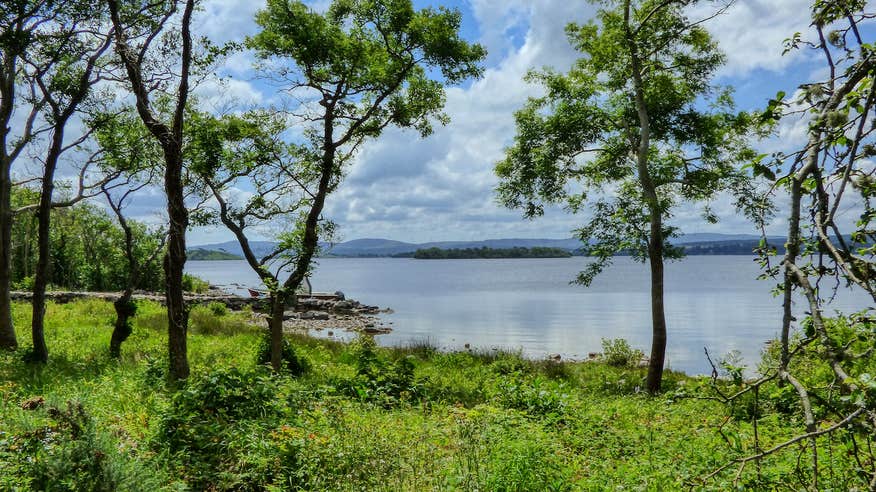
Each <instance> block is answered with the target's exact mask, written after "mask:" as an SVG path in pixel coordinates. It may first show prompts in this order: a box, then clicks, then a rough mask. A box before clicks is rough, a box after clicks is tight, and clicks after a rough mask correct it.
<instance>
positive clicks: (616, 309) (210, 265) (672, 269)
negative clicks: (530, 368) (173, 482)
mask: <svg viewBox="0 0 876 492" xmlns="http://www.w3.org/2000/svg"><path fill="white" fill-rule="evenodd" d="M589 261H590V260H589V259H588V258H584V257H574V258H554V259H496V260H414V259H408V258H322V259H320V260H319V261H318V265H317V266H316V269H315V271H314V273H313V277H312V279H311V282H312V284H313V289H314V290H315V291H319V292H334V291H336V290H340V291H343V292H344V293H345V294H346V295H347V297H349V298H353V299H356V300H358V301H361V302H362V303H365V304H373V305H378V306H380V307H382V308H384V307H389V308H392V309H393V310H394V311H395V312H394V313H393V314H385V315H381V317H382V318H383V319H384V320H385V321H386V322H387V323H392V325H391V326H392V327H393V328H394V330H393V332H392V333H390V334H387V335H380V336H378V337H377V340H378V341H379V343H380V344H381V345H399V344H406V343H410V342H412V341H420V340H428V341H430V342H431V343H432V344H434V345H436V346H438V347H439V348H442V349H448V350H449V349H462V348H463V347H464V346H465V344H467V343H468V344H470V346H471V347H472V348H481V349H487V350H489V349H492V348H502V349H512V350H518V349H519V350H521V351H522V352H523V353H524V354H525V355H527V356H529V357H534V358H542V357H546V356H547V355H549V354H561V355H562V356H563V357H564V358H576V359H584V358H586V357H587V354H588V353H589V352H599V351H600V350H601V339H602V338H625V339H627V340H628V341H629V342H630V343H631V344H632V345H633V346H634V347H638V348H641V349H642V350H643V351H644V352H645V353H646V354H647V353H648V352H649V350H650V339H651V311H650V297H649V272H648V267H647V265H645V264H641V263H637V262H635V261H633V260H632V259H630V258H627V257H621V258H617V259H616V261H615V264H614V265H613V266H612V267H610V268H609V269H608V270H606V271H605V272H603V273H602V275H600V276H599V277H598V278H597V279H596V280H595V281H594V283H593V285H592V286H591V287H589V288H584V287H581V286H578V285H570V284H569V281H570V280H572V279H574V278H575V276H576V274H577V272H578V271H580V270H581V269H583V268H584V266H585V265H586V264H587V263H588V262H589ZM186 271H188V272H189V273H192V274H194V275H197V276H199V277H201V278H204V279H206V280H208V281H210V282H211V283H212V284H215V285H220V286H226V287H227V288H229V290H232V291H235V290H236V291H237V292H238V293H242V291H241V290H240V289H239V288H238V289H235V288H234V287H231V286H232V284H239V285H244V286H258V285H259V280H258V277H257V276H256V275H255V274H254V273H253V272H252V270H250V269H249V267H248V266H247V265H246V263H245V262H244V261H191V262H188V263H187V264H186ZM759 273H760V269H759V266H758V265H757V263H756V262H755V261H754V258H753V257H750V256H691V257H688V258H686V259H684V260H683V261H681V262H675V263H670V264H667V267H666V316H667V325H668V331H669V341H668V347H667V361H666V362H667V367H669V368H672V369H676V370H682V371H685V372H687V373H690V374H700V373H708V372H709V370H710V366H709V365H708V362H707V361H706V359H705V356H704V353H703V347H708V349H709V352H710V353H711V354H712V357H713V359H716V358H719V357H720V356H722V355H723V354H727V353H728V352H730V351H733V350H738V351H739V352H740V353H741V354H742V356H743V358H744V360H745V361H746V362H748V363H749V364H750V365H754V364H756V363H757V361H758V360H759V357H760V355H759V354H760V351H761V350H762V348H763V347H764V343H765V342H766V341H767V340H769V339H772V338H775V337H777V336H778V333H779V330H780V329H781V298H777V297H773V296H772V294H771V293H770V290H771V289H772V288H773V287H774V285H775V282H774V281H772V280H769V281H762V280H757V279H756V278H757V276H758V275H759ZM798 305H799V308H798V310H797V312H798V313H802V311H803V309H802V308H803V299H802V297H801V298H800V299H798ZM870 305H871V302H869V298H868V297H866V296H863V295H860V294H859V293H855V292H850V291H846V290H843V291H841V292H839V295H838V296H837V299H836V300H835V301H834V303H833V304H831V305H830V307H829V308H828V309H826V310H825V311H826V312H828V313H832V312H833V310H834V309H838V310H841V311H844V312H852V311H857V310H860V309H863V308H865V307H867V306H870Z"/></svg>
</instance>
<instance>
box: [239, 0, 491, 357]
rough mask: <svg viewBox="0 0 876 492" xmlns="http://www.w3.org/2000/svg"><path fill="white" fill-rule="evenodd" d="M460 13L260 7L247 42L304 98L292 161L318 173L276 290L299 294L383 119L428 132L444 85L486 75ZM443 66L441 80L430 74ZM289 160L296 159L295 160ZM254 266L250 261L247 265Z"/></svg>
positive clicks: (274, 3) (343, 2)
mask: <svg viewBox="0 0 876 492" xmlns="http://www.w3.org/2000/svg"><path fill="white" fill-rule="evenodd" d="M460 19H461V17H460V14H459V12H458V11H451V10H447V9H443V8H442V9H438V10H433V9H422V10H415V9H414V8H413V6H412V4H411V2H410V1H409V0H395V1H390V0H376V1H365V0H336V1H334V2H333V3H332V4H331V6H330V7H329V9H328V11H327V12H326V13H324V14H321V13H317V12H314V11H313V10H311V9H309V8H308V7H307V6H306V5H304V4H303V3H302V2H297V1H288V0H269V1H268V4H267V7H266V8H265V9H264V10H262V11H260V12H259V13H258V14H257V15H256V22H257V23H258V24H259V26H261V28H262V31H261V32H260V33H258V34H257V35H255V36H253V37H252V38H251V39H249V40H248V42H247V44H248V46H249V47H251V48H253V49H255V50H256V53H257V55H258V56H259V58H260V59H261V60H263V61H265V62H267V63H266V66H265V67H264V71H265V73H266V75H267V76H268V77H270V78H272V79H274V80H276V81H278V82H280V83H282V84H284V85H285V87H284V90H285V91H287V93H290V94H291V95H292V96H293V97H294V98H297V99H296V100H299V101H302V104H300V106H299V107H298V108H297V109H296V111H297V113H298V115H299V116H300V118H299V121H300V123H301V124H303V125H304V131H303V135H304V140H303V141H302V142H300V143H298V144H297V151H296V162H295V163H294V165H296V166H299V167H300V168H301V169H312V170H313V171H314V172H315V174H316V178H317V179H316V180H315V187H311V188H310V189H309V190H308V191H309V192H310V193H311V194H312V196H311V197H310V199H309V200H308V204H307V206H306V208H305V209H304V210H303V217H302V219H303V220H302V221H301V223H300V225H299V226H298V228H297V229H296V234H298V237H297V238H296V240H295V241H294V242H290V246H291V245H293V244H294V249H295V261H294V262H293V263H292V264H291V265H289V266H290V268H291V271H290V273H289V276H288V277H287V278H286V280H285V281H284V282H283V283H282V284H280V285H277V286H276V287H275V288H274V289H273V291H274V292H275V294H276V295H277V298H280V297H285V296H290V295H291V296H294V292H295V291H296V290H297V288H298V287H299V286H300V285H301V282H302V281H303V280H304V278H305V277H306V276H307V275H308V272H309V270H310V265H311V260H312V259H313V255H314V253H315V252H316V249H317V244H318V238H319V228H318V226H319V224H320V222H321V220H322V212H323V208H324V207H325V201H326V197H327V195H328V194H329V193H331V192H332V191H334V190H335V189H336V188H337V186H338V185H339V183H340V181H341V178H342V176H343V170H344V165H345V164H346V163H348V162H349V161H350V160H351V159H352V158H353V156H354V155H355V152H356V150H357V149H358V148H359V147H360V146H361V145H362V144H363V143H364V142H365V141H367V140H369V139H373V138H376V137H378V136H379V135H380V133H381V132H382V131H383V129H385V128H386V127H387V126H397V127H402V128H413V129H415V130H417V131H419V132H420V134H421V135H423V136H426V135H428V134H430V133H431V131H432V120H433V119H437V120H438V121H440V122H445V121H446V116H445V115H444V114H443V113H442V111H441V110H442V108H443V106H444V99H445V96H444V85H445V84H456V83H459V82H462V81H463V80H465V79H468V78H470V77H475V76H478V75H480V73H481V71H482V69H481V67H480V65H479V63H480V62H481V60H483V58H484V56H485V51H484V49H483V48H482V47H481V46H479V45H476V44H475V45H473V44H469V43H467V42H466V41H464V40H463V39H461V38H460V37H459V27H460ZM439 73H440V79H436V78H433V76H437V74H439ZM290 164H292V163H290ZM251 264H252V263H251ZM282 311H283V305H282V304H279V303H277V302H274V305H273V306H272V310H271V315H270V316H271V320H272V324H271V361H272V364H273V365H274V367H279V361H280V354H281V349H282V314H283V312H282Z"/></svg>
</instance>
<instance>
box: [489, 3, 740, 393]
mask: <svg viewBox="0 0 876 492" xmlns="http://www.w3.org/2000/svg"><path fill="white" fill-rule="evenodd" d="M600 3H601V4H604V5H605V8H603V9H601V10H599V12H598V14H597V20H598V22H597V21H591V22H588V23H586V24H583V25H576V24H571V25H569V26H568V27H567V29H566V32H567V34H568V36H569V40H570V42H571V43H572V44H573V45H574V47H575V48H576V49H577V50H578V51H580V52H581V54H582V57H581V58H580V59H579V60H578V61H577V62H576V63H575V64H574V66H573V67H572V68H571V70H570V71H569V72H568V73H566V74H561V73H557V72H555V71H552V70H545V71H541V72H532V73H530V74H529V76H528V80H530V81H532V82H536V83H540V84H541V85H542V86H543V87H544V89H545V95H544V96H543V97H538V98H533V99H530V101H529V102H528V103H527V104H526V106H525V107H524V108H523V109H522V110H520V111H519V112H517V113H516V122H517V136H516V137H515V140H514V144H513V146H511V147H510V148H509V149H508V150H507V155H506V157H505V159H504V160H503V161H501V162H499V163H498V164H497V165H496V173H497V174H498V175H499V177H500V178H501V182H500V185H499V187H498V194H499V197H500V199H501V200H502V202H503V203H504V204H505V205H506V206H508V207H512V208H521V209H523V211H524V214H525V216H527V217H530V218H531V217H536V216H539V215H541V214H542V213H543V207H544V204H546V203H565V204H566V206H567V208H568V209H569V210H571V211H572V212H579V211H582V210H586V211H589V212H590V213H591V217H590V220H589V222H588V223H587V224H586V225H585V226H584V227H582V228H581V229H580V230H579V231H578V233H579V235H580V237H581V239H582V240H583V241H584V242H585V244H586V248H587V249H588V250H589V253H590V254H591V255H593V256H595V257H596V261H595V262H594V263H592V264H591V265H590V266H589V267H588V268H587V269H586V270H585V271H584V272H582V273H581V274H580V275H579V276H578V280H577V281H578V282H579V283H581V284H584V285H588V284H589V283H590V282H591V280H592V279H593V277H594V276H595V275H596V274H598V273H599V272H600V271H602V270H603V269H604V268H605V267H606V265H608V264H609V263H610V262H611V258H612V256H613V255H614V254H616V253H618V252H620V251H630V252H631V253H632V254H633V256H634V257H635V258H637V259H639V260H641V261H645V260H647V261H648V263H649V264H650V272H651V311H652V330H653V335H652V345H651V357H650V364H649V368H648V378H647V390H648V391H649V392H650V393H656V392H658V391H659V390H660V383H661V379H662V374H663V362H664V356H665V351H666V317H665V314H664V306H663V297H664V296H663V264H664V260H666V259H674V258H679V257H681V256H682V251H681V250H680V249H678V248H674V247H672V246H671V245H670V244H669V242H668V241H667V240H668V239H669V238H671V237H673V236H674V235H675V234H676V229H675V228H674V227H672V226H671V225H669V224H668V221H669V219H671V217H672V210H673V207H675V206H677V205H679V204H680V203H684V202H700V201H708V200H710V199H712V198H713V197H714V196H715V195H716V194H717V193H718V192H720V191H721V190H725V189H728V188H733V189H736V190H738V191H740V193H742V192H744V191H745V190H746V189H747V181H748V180H747V178H746V177H745V176H744V173H742V172H741V171H738V170H737V169H736V168H735V167H734V163H735V162H738V161H740V160H741V159H743V158H750V157H751V154H750V151H749V150H748V147H747V146H746V145H745V141H744V138H743V137H744V135H745V134H746V132H747V131H748V128H749V127H750V124H751V118H750V117H749V115H747V114H745V113H736V112H734V108H733V103H732V99H731V96H730V93H729V90H720V89H719V88H717V87H715V86H714V85H713V84H712V83H711V78H712V76H713V74H714V72H715V70H716V69H718V67H720V66H721V64H722V63H723V61H724V56H723V55H722V53H721V52H720V51H719V49H718V46H717V45H716V43H715V42H714V41H713V40H712V38H711V36H710V35H709V33H708V32H707V31H706V30H705V29H704V28H703V27H702V25H701V24H702V21H696V22H692V21H690V20H688V19H687V18H686V17H685V15H684V8H685V7H687V6H688V5H690V4H691V3H692V2H688V1H663V0H641V1H633V0H623V1H610V2H600ZM740 203H742V202H740ZM705 218H706V220H708V221H714V220H717V218H716V217H715V216H714V214H712V213H711V212H710V211H709V209H708V206H706V209H705Z"/></svg>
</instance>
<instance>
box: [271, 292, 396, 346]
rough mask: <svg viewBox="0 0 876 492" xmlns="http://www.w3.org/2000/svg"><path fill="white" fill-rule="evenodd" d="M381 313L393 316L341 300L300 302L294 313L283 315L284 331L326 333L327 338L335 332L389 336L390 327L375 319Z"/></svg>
mask: <svg viewBox="0 0 876 492" xmlns="http://www.w3.org/2000/svg"><path fill="white" fill-rule="evenodd" d="M380 313H392V309H381V308H379V307H377V306H369V305H366V304H362V303H360V302H359V301H356V300H352V299H345V298H343V297H342V296H338V297H336V298H334V299H331V298H328V299H326V298H302V299H299V300H298V306H297V307H296V309H295V310H294V311H286V312H285V313H283V320H284V321H283V329H284V330H286V331H290V332H301V331H310V330H314V331H326V334H327V335H328V336H330V337H331V336H334V332H335V331H347V332H355V333H367V334H370V335H379V334H382V333H389V332H391V331H392V328H391V327H390V326H389V324H387V323H384V322H383V321H382V320H381V319H380V318H379V317H378V316H377V315H378V314H380ZM390 324H391V323H390Z"/></svg>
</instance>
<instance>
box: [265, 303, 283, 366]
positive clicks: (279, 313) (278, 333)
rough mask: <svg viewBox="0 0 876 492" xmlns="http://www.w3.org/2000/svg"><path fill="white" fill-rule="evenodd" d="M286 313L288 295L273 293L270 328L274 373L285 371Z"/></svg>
mask: <svg viewBox="0 0 876 492" xmlns="http://www.w3.org/2000/svg"><path fill="white" fill-rule="evenodd" d="M284 311H286V294H285V293H284V292H283V291H282V290H280V291H278V292H272V293H271V316H270V317H269V318H268V327H269V328H270V331H271V335H270V336H271V368H272V369H273V370H274V372H280V371H281V370H282V369H283V312H284Z"/></svg>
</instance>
